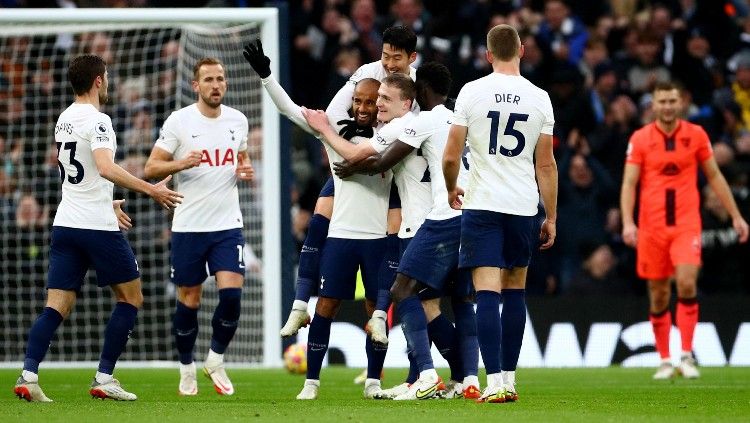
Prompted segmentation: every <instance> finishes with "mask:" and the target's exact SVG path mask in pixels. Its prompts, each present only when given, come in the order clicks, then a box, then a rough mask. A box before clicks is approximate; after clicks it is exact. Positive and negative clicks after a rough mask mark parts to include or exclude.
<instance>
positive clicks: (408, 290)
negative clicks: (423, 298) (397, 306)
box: [391, 278, 417, 303]
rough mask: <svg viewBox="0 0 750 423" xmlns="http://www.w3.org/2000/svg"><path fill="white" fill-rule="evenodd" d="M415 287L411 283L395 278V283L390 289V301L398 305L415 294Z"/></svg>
mask: <svg viewBox="0 0 750 423" xmlns="http://www.w3.org/2000/svg"><path fill="white" fill-rule="evenodd" d="M415 285H416V284H414V283H413V282H412V281H409V280H407V281H404V280H403V279H401V278H396V282H394V284H393V286H392V287H391V299H392V300H393V302H394V303H400V302H401V301H403V300H405V299H406V298H407V297H409V296H412V295H415V294H416V293H417V291H416V289H415Z"/></svg>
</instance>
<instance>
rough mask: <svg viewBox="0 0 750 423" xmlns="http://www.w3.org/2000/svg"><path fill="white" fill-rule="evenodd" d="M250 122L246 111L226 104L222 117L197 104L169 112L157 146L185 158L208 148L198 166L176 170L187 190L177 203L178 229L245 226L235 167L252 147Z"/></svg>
mask: <svg viewBox="0 0 750 423" xmlns="http://www.w3.org/2000/svg"><path fill="white" fill-rule="evenodd" d="M247 134H248V122H247V118H246V117H245V115H244V114H242V112H240V111H239V110H236V109H233V108H231V107H228V106H225V105H221V113H220V115H219V116H218V117H216V118H209V117H206V116H204V115H203V114H202V113H201V112H200V111H199V110H198V107H197V106H196V105H195V104H192V105H190V106H186V107H183V108H182V109H179V110H176V111H174V112H172V114H170V115H169V117H168V118H167V120H166V121H165V122H164V126H163V127H162V131H161V134H160V136H159V140H158V141H157V142H156V146H157V147H159V148H162V149H163V150H165V151H168V152H170V153H172V155H173V156H174V158H175V159H176V160H180V159H182V158H184V157H185V156H186V155H188V154H189V153H190V152H191V151H193V150H199V151H201V152H202V158H201V163H200V165H199V166H197V167H193V168H190V169H185V170H182V171H180V172H178V173H177V174H176V175H175V182H176V185H177V188H178V189H179V190H180V192H181V193H182V194H183V195H184V196H185V197H184V199H183V202H182V204H181V205H180V207H178V208H176V209H175V215H174V220H173V222H172V230H173V231H176V232H212V231H221V230H226V229H232V228H241V227H242V213H241V212H240V207H239V193H238V190H237V179H236V176H235V169H236V168H237V155H238V152H240V151H243V150H245V149H246V148H247Z"/></svg>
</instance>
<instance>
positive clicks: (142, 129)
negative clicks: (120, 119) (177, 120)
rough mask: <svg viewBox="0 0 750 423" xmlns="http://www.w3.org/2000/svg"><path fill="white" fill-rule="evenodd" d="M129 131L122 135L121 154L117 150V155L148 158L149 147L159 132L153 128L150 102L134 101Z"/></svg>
mask: <svg viewBox="0 0 750 423" xmlns="http://www.w3.org/2000/svg"><path fill="white" fill-rule="evenodd" d="M130 112H131V113H132V116H131V118H130V129H128V130H127V131H125V132H124V133H123V136H122V138H123V139H124V140H125V141H124V142H123V144H122V146H123V148H122V153H121V152H120V149H118V152H117V153H118V155H120V154H123V155H144V156H148V154H149V153H150V152H151V147H152V146H153V145H154V142H156V139H157V138H159V130H158V129H157V128H156V127H155V126H154V112H153V107H152V106H151V102H150V101H148V100H143V99H141V100H138V101H136V102H135V103H134V104H133V105H132V106H131V109H130Z"/></svg>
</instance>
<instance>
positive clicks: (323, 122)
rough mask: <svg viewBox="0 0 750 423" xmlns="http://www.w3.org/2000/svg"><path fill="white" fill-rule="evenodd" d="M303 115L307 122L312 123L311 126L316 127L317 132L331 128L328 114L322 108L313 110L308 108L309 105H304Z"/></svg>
mask: <svg viewBox="0 0 750 423" xmlns="http://www.w3.org/2000/svg"><path fill="white" fill-rule="evenodd" d="M302 116H304V117H305V120H306V121H307V124H308V125H310V128H312V129H314V130H315V131H317V132H321V133H322V132H323V131H325V130H326V129H327V128H330V127H331V125H330V124H329V123H328V116H326V112H324V111H322V110H312V109H308V108H307V107H302Z"/></svg>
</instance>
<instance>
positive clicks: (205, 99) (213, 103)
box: [201, 95, 223, 109]
mask: <svg viewBox="0 0 750 423" xmlns="http://www.w3.org/2000/svg"><path fill="white" fill-rule="evenodd" d="M201 99H202V100H203V102H204V103H206V105H207V106H208V107H210V108H212V109H216V108H218V107H219V106H221V100H222V99H223V98H222V97H220V98H219V100H218V101H214V100H213V99H212V98H211V95H207V96H203V95H201Z"/></svg>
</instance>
